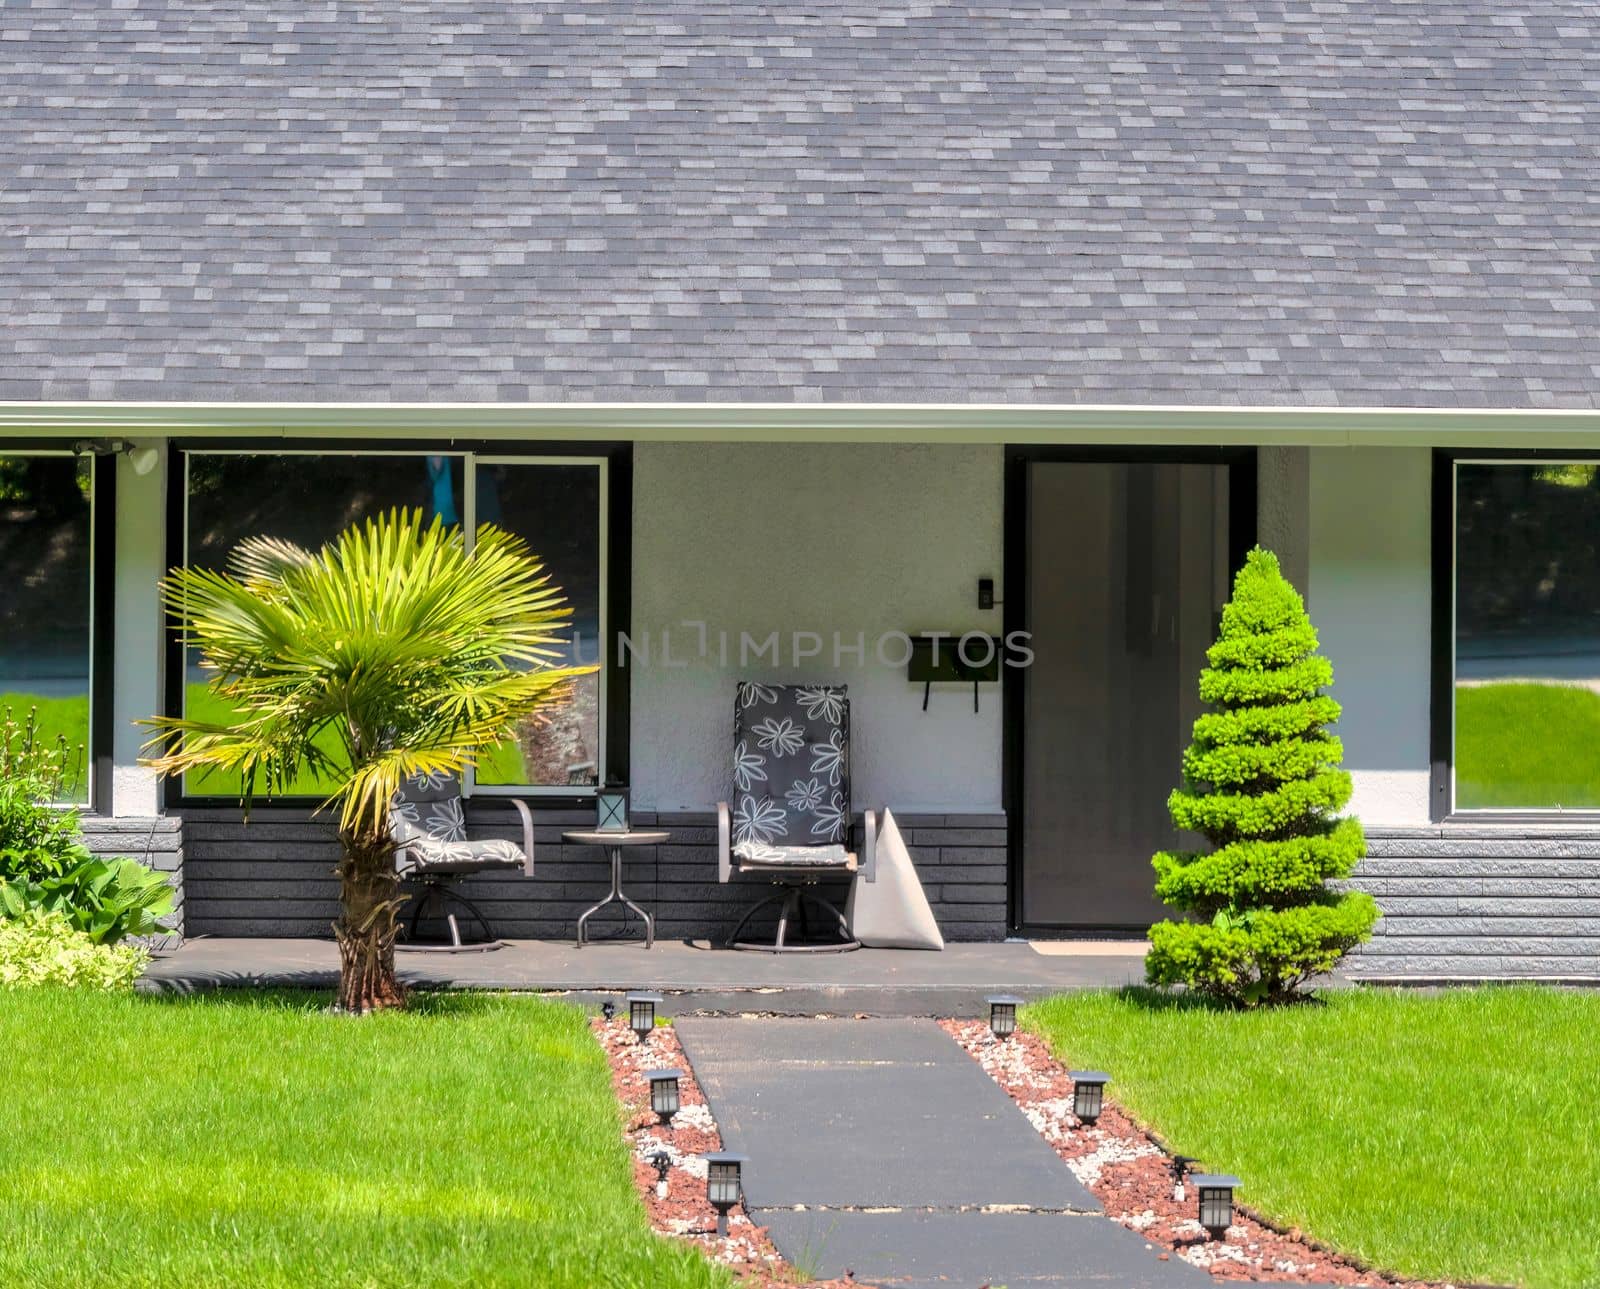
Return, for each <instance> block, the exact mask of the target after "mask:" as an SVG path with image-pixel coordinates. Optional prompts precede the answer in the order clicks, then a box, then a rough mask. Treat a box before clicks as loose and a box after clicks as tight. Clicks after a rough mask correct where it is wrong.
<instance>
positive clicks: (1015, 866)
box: [1000, 444, 1258, 937]
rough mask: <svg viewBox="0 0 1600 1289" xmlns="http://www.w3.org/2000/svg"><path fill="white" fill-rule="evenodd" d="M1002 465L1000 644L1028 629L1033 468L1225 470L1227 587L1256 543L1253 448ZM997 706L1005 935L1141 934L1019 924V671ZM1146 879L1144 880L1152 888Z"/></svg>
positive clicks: (1106, 450)
mask: <svg viewBox="0 0 1600 1289" xmlns="http://www.w3.org/2000/svg"><path fill="white" fill-rule="evenodd" d="M1005 451H1006V463H1005V519H1004V523H1005V534H1004V569H1005V573H1004V578H1003V584H1004V601H1003V603H1002V605H1001V607H1002V609H1003V610H1004V615H1003V616H1004V622H1005V628H1004V630H1005V638H1006V639H1007V640H1010V639H1011V638H1012V635H1011V633H1012V632H1013V631H1026V630H1028V623H1029V618H1030V615H1029V611H1028V608H1029V606H1028V571H1029V563H1028V556H1029V551H1028V470H1029V468H1030V467H1031V466H1033V465H1034V464H1035V463H1039V462H1064V463H1068V464H1080V465H1092V464H1099V465H1106V464H1127V465H1146V464H1148V465H1224V466H1227V467H1228V562H1229V582H1230V584H1231V583H1232V577H1233V574H1234V573H1236V572H1237V571H1238V569H1239V568H1240V566H1241V565H1242V564H1243V563H1244V557H1245V555H1246V553H1247V552H1248V551H1249V550H1250V548H1251V547H1252V546H1254V545H1255V543H1256V531H1257V517H1256V504H1257V497H1256V485H1257V474H1258V465H1257V459H1258V449H1257V448H1255V447H1217V448H1187V447H1126V448H1117V447H1101V446H1096V447H1073V446H1059V447H1058V446H1054V445H1044V444H1009V445H1007V447H1006V450H1005ZM1002 671H1003V673H1004V674H1003V676H1002V680H1001V703H1002V710H1003V737H1002V739H1001V754H1000V793H1001V801H1002V802H1003V803H1004V806H1005V812H1006V926H1007V928H1008V930H1009V933H1010V934H1011V935H1026V936H1045V937H1049V936H1062V937H1068V936H1073V935H1084V934H1094V935H1097V936H1105V937H1116V936H1121V935H1135V934H1137V935H1143V934H1144V933H1145V932H1146V931H1147V930H1148V928H1147V927H1144V926H1103V925H1100V924H1092V925H1091V924H1085V923H1037V922H1035V923H1024V922H1023V921H1022V909H1023V900H1022V886H1023V880H1024V878H1023V869H1022V819H1023V812H1024V811H1025V810H1026V809H1027V801H1026V799H1025V789H1024V787H1023V784H1024V780H1025V775H1024V774H1023V759H1024V757H1025V755H1026V746H1027V745H1026V740H1025V738H1024V733H1025V731H1024V729H1023V722H1024V712H1025V701H1024V699H1025V692H1026V690H1025V686H1026V682H1027V671H1026V669H1025V668H1017V667H1006V668H1002ZM1154 880H1155V879H1154V877H1153V876H1152V878H1151V881H1152V883H1153V882H1154Z"/></svg>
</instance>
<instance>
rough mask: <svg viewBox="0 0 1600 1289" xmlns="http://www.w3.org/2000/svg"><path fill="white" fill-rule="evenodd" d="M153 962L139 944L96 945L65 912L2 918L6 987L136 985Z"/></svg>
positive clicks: (1, 980) (2, 985)
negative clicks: (147, 966)
mask: <svg viewBox="0 0 1600 1289" xmlns="http://www.w3.org/2000/svg"><path fill="white" fill-rule="evenodd" d="M149 961H150V955H149V954H148V953H147V952H145V950H144V949H142V948H140V947H138V946H137V945H131V944H96V943H95V942H94V941H93V940H91V939H90V938H89V937H88V936H87V935H85V934H84V933H83V932H82V931H78V930H75V929H74V928H73V927H72V924H71V923H69V922H68V921H67V919H66V918H64V917H62V916H61V914H59V913H47V912H45V911H43V910H41V909H30V910H28V911H27V912H25V913H23V914H22V915H21V916H20V917H16V918H12V919H10V920H9V921H0V989H26V988H31V987H34V986H39V985H54V986H60V987H64V988H68V989H114V990H126V989H132V988H133V982H134V981H135V980H137V979H138V978H139V974H140V973H141V972H142V971H143V970H144V969H145V966H146V965H147V964H148V963H149Z"/></svg>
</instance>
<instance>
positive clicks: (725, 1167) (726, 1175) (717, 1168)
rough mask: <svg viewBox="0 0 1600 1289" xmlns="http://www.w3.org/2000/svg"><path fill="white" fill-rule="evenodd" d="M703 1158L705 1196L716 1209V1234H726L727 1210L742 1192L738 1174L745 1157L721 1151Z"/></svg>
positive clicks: (742, 1184)
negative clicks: (704, 1165)
mask: <svg viewBox="0 0 1600 1289" xmlns="http://www.w3.org/2000/svg"><path fill="white" fill-rule="evenodd" d="M705 1159H706V1198H707V1199H709V1200H710V1201H711V1207H712V1208H714V1209H716V1210H717V1234H718V1235H727V1233H728V1210H729V1209H731V1208H732V1207H733V1206H734V1205H735V1204H737V1203H738V1202H739V1196H740V1195H742V1194H743V1193H744V1182H743V1180H742V1179H741V1176H740V1174H741V1172H742V1170H743V1168H744V1163H745V1157H744V1156H743V1155H730V1154H727V1153H725V1152H721V1153H717V1154H712V1155H707V1156H706V1157H705Z"/></svg>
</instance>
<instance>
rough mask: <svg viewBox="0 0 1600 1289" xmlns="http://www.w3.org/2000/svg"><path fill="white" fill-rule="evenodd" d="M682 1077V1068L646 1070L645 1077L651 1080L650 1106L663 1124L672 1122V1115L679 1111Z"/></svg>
mask: <svg viewBox="0 0 1600 1289" xmlns="http://www.w3.org/2000/svg"><path fill="white" fill-rule="evenodd" d="M682 1077H683V1073H682V1071H680V1070H647V1071H646V1072H645V1078H647V1079H649V1080H650V1108H651V1109H652V1110H654V1111H655V1112H656V1118H658V1119H660V1120H661V1122H662V1123H663V1124H669V1123H671V1122H672V1116H673V1115H675V1114H677V1113H678V1080H679V1079H680V1078H682Z"/></svg>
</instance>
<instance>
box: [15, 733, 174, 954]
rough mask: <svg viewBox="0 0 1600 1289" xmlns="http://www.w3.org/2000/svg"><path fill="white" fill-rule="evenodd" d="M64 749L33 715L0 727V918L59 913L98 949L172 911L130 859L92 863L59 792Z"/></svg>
mask: <svg viewBox="0 0 1600 1289" xmlns="http://www.w3.org/2000/svg"><path fill="white" fill-rule="evenodd" d="M66 764H67V758H66V752H65V743H63V742H60V741H58V745H57V746H56V747H55V748H51V747H50V746H48V745H46V744H44V743H42V742H41V741H40V739H39V737H38V731H37V727H36V722H35V720H34V717H33V714H32V713H31V712H30V713H29V716H28V718H27V720H26V721H25V722H23V723H22V724H20V725H19V724H18V723H17V722H16V721H14V720H13V719H12V718H11V712H10V709H9V708H8V709H6V712H5V718H4V720H3V722H0V918H16V917H20V916H22V915H23V914H24V913H26V912H28V911H29V910H42V911H44V912H50V913H59V914H60V915H61V916H62V917H64V918H65V919H66V920H67V922H68V924H69V925H70V926H72V927H73V928H74V929H75V930H78V931H81V932H83V933H84V934H85V935H87V936H88V937H89V938H90V939H91V940H92V941H94V942H95V943H97V944H115V943H116V942H117V941H118V940H121V939H123V938H125V937H127V936H145V935H154V934H156V933H157V932H159V931H160V930H161V927H160V926H159V925H158V923H157V919H158V918H161V917H164V916H165V915H166V914H168V913H170V912H172V907H173V902H174V895H173V891H172V888H171V887H170V886H168V885H167V881H166V879H165V878H164V877H163V876H162V875H161V874H160V873H156V872H152V871H151V870H150V869H149V868H146V867H145V866H144V865H143V864H141V863H139V862H137V861H136V860H132V859H99V858H96V857H95V856H94V855H93V854H91V853H90V851H89V848H88V847H87V846H85V845H84V844H83V830H82V827H81V825H80V823H79V818H78V812H77V811H76V810H72V809H67V808H62V807H59V806H55V805H52V804H51V801H52V800H55V799H58V798H59V797H60V795H61V793H62V791H63V785H64V777H63V776H64V774H65V769H64V767H65V766H66Z"/></svg>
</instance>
